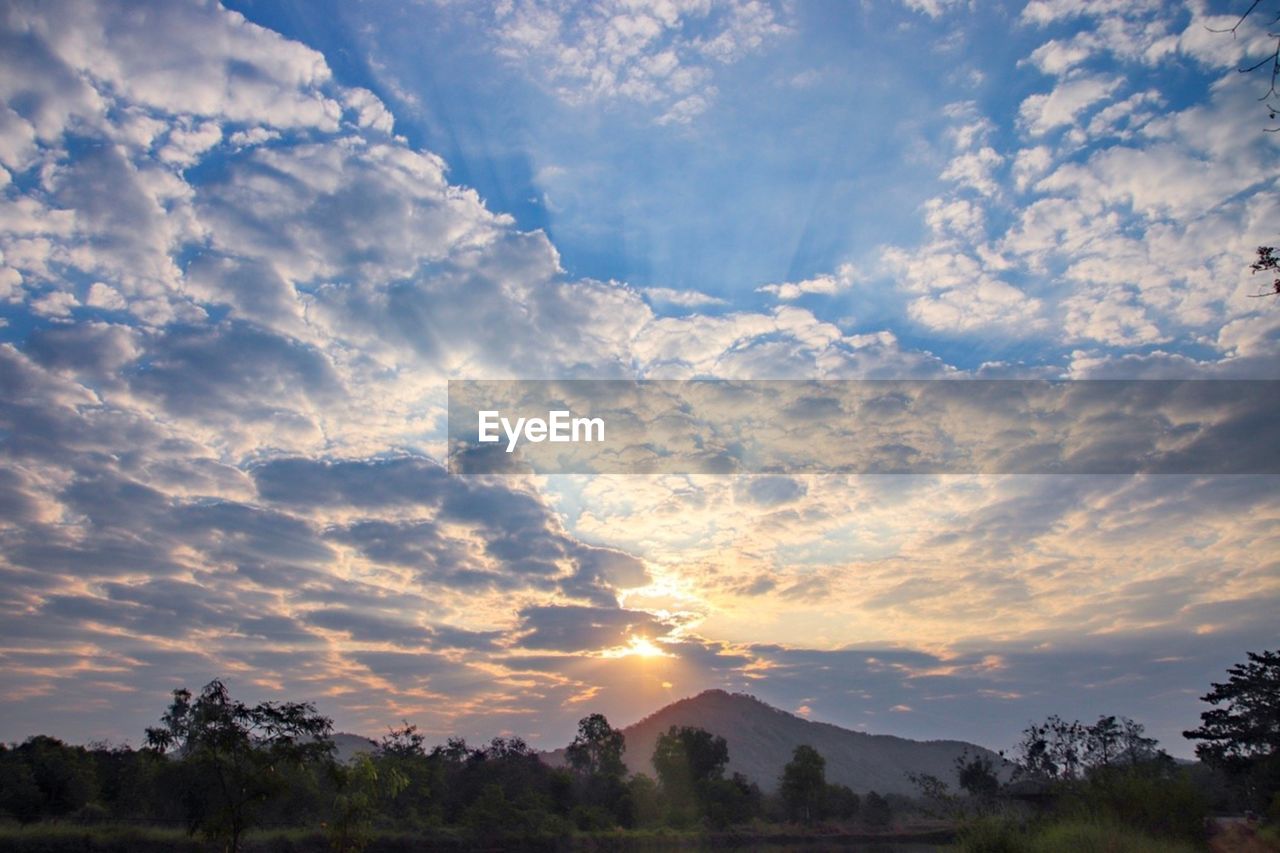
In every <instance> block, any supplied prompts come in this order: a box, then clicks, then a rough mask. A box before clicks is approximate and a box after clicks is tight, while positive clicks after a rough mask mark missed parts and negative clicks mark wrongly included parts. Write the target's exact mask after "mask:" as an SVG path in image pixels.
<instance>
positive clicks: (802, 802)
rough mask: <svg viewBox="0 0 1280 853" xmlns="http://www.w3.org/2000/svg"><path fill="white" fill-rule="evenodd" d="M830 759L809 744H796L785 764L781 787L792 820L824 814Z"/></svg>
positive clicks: (807, 820) (816, 817)
mask: <svg viewBox="0 0 1280 853" xmlns="http://www.w3.org/2000/svg"><path fill="white" fill-rule="evenodd" d="M826 767H827V762H826V759H824V758H823V757H822V756H821V755H819V754H818V751H817V750H816V749H814V748H813V747H811V746H808V745H807V744H801V745H800V746H797V747H796V748H795V751H794V752H793V753H792V755H791V760H790V761H789V762H787V766H786V767H784V768H782V778H781V779H780V780H779V791H780V792H781V794H782V801H783V803H785V804H786V808H787V814H788V816H789V817H790V818H791V819H792V820H801V821H804V822H805V823H812V822H813V821H815V820H818V819H819V818H821V817H822V815H823V811H824V808H823V806H824V799H825V795H826V792H827V772H826Z"/></svg>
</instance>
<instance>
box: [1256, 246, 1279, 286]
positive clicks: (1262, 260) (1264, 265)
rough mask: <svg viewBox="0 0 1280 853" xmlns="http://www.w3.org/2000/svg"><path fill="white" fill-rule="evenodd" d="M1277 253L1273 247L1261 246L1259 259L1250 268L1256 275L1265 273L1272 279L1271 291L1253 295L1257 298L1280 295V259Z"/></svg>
mask: <svg viewBox="0 0 1280 853" xmlns="http://www.w3.org/2000/svg"><path fill="white" fill-rule="evenodd" d="M1275 252H1276V250H1275V247H1273V246H1259V247H1258V259H1257V260H1256V261H1254V262H1253V263H1252V264H1250V266H1249V269H1251V270H1253V271H1254V272H1255V273H1259V272H1265V273H1267V274H1268V275H1269V276H1271V277H1272V281H1271V289H1270V290H1265V289H1264V290H1263V291H1261V292H1260V293H1255V294H1253V295H1254V296H1255V297H1259V296H1276V295H1280V257H1277V256H1276V253H1275Z"/></svg>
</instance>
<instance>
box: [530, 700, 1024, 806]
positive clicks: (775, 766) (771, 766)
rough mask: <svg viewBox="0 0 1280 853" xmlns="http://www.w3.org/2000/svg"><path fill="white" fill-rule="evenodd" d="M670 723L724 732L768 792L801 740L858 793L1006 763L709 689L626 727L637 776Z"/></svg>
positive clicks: (959, 745) (733, 755)
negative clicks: (961, 765) (958, 766)
mask: <svg viewBox="0 0 1280 853" xmlns="http://www.w3.org/2000/svg"><path fill="white" fill-rule="evenodd" d="M671 726H697V727H699V728H703V729H706V730H707V731H709V732H712V733H713V734H717V735H720V736H721V737H723V738H724V739H725V741H726V742H727V743H728V745H729V772H734V771H737V772H740V773H742V774H744V775H745V776H747V777H748V778H750V779H752V780H753V781H755V782H756V783H757V784H759V785H760V787H761V788H763V789H764V790H766V791H771V790H774V789H776V787H777V782H778V776H779V775H781V773H782V768H783V766H784V765H786V763H787V762H788V761H790V760H791V754H792V752H793V751H794V750H795V748H796V747H797V746H799V745H800V744H808V745H809V746H812V747H813V748H814V749H816V750H818V752H819V753H821V754H822V756H823V758H825V759H826V760H827V781H829V782H837V783H840V784H844V785H848V786H849V787H850V788H852V789H853V790H854V791H857V792H859V793H865V792H867V791H871V790H874V791H879V792H880V793H882V794H887V793H901V794H915V793H917V792H916V789H915V787H914V786H913V785H912V784H911V782H910V780H909V779H908V778H907V774H908V773H917V774H923V773H929V774H932V775H934V776H937V777H938V778H939V779H942V780H944V781H945V782H947V783H948V784H950V785H952V786H953V787H954V786H955V766H954V765H955V760H956V758H957V757H958V756H960V755H961V754H963V753H964V752H965V751H966V750H968V751H969V752H970V753H978V754H983V755H987V756H989V757H990V758H991V760H992V761H993V762H994V763H995V764H996V766H997V767H999V766H1001V765H1002V764H1003V760H1002V759H1001V758H1000V757H999V756H998V755H997V754H996V753H994V752H992V751H991V750H988V749H985V748H983V747H980V746H976V745H974V744H971V743H965V742H964V741H958V740H934V741H918V740H909V739H907V738H900V737H894V736H892V735H872V734H865V733H863V732H854V731H850V730H848V729H842V728H840V727H839V726H834V725H831V724H830V723H815V722H813V721H811V720H806V719H804V718H802V717H797V716H796V715H795V714H789V713H787V712H786V711H780V710H778V709H777V708H774V707H772V706H770V705H766V704H765V703H764V702H761V701H760V700H759V699H756V698H755V697H754V696H748V695H746V694H743V693H726V692H725V691H723V690H707V691H705V692H703V693H699V694H698V695H697V696H693V697H690V698H688V699H681V700H680V701H678V702H674V703H672V704H670V705H668V706H666V707H665V708H662V709H661V710H659V711H657V712H655V713H653V714H650V715H649V716H648V717H645V718H644V719H643V720H641V721H640V722H638V723H636V724H635V725H632V726H627V727H626V728H625V729H623V733H624V734H625V735H626V738H627V751H626V755H625V760H626V763H627V767H628V769H630V771H631V772H633V773H647V774H648V775H650V776H653V775H655V774H654V771H653V765H652V764H651V763H650V758H651V757H652V756H653V748H654V746H655V744H656V743H657V740H658V736H659V735H660V734H662V733H663V732H665V731H667V729H668V728H670V727H671ZM546 759H547V761H548V762H549V763H551V764H556V765H559V764H562V763H563V762H564V750H563V749H558V750H556V751H555V752H552V753H548V754H547V755H546Z"/></svg>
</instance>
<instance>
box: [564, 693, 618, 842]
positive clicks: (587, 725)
mask: <svg viewBox="0 0 1280 853" xmlns="http://www.w3.org/2000/svg"><path fill="white" fill-rule="evenodd" d="M625 750H626V738H625V737H623V734H622V732H620V731H618V730H617V729H615V728H613V727H612V726H610V725H609V720H608V719H606V718H605V716H604V714H591V715H589V716H586V717H583V718H582V719H581V720H580V721H579V722H578V734H577V736H576V737H574V739H573V742H572V743H570V744H569V746H568V748H567V749H566V750H565V758H566V759H567V760H568V762H569V766H570V767H571V768H572V769H573V772H574V780H575V783H576V790H575V793H576V795H577V798H578V799H579V800H580V801H582V804H583V805H584V806H587V807H589V808H591V809H593V810H594V811H593V813H592V814H590V815H587V814H585V813H584V814H582V815H579V817H578V818H575V823H577V824H578V826H579V827H580V828H585V827H584V826H583V824H584V822H593V823H600V822H602V821H603V822H604V824H605V826H613V825H615V824H621V825H623V826H632V825H634V823H635V814H634V809H633V807H632V804H631V801H630V799H629V798H628V797H627V788H626V784H625V783H624V782H623V778H624V777H625V776H626V772H627V766H626V765H625V764H624V763H623V762H622V754H623V752H624V751H625ZM599 828H604V827H599Z"/></svg>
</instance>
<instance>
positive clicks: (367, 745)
mask: <svg viewBox="0 0 1280 853" xmlns="http://www.w3.org/2000/svg"><path fill="white" fill-rule="evenodd" d="M333 746H334V750H333V757H334V759H336V760H337V761H338V762H339V763H341V764H350V763H351V762H352V761H354V760H355V757H356V756H357V755H359V754H360V753H362V752H366V753H368V754H370V755H373V754H374V753H375V752H377V751H378V744H376V743H375V742H373V741H372V740H370V739H369V738H367V737H363V736H361V735H353V734H347V733H346V732H337V733H336V734H334V736H333Z"/></svg>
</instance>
